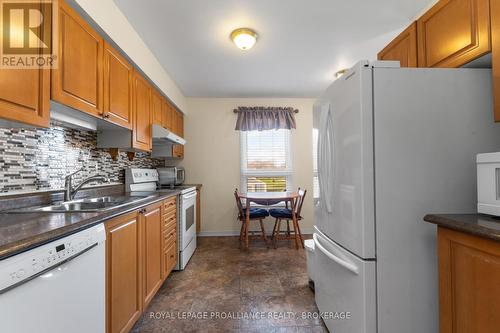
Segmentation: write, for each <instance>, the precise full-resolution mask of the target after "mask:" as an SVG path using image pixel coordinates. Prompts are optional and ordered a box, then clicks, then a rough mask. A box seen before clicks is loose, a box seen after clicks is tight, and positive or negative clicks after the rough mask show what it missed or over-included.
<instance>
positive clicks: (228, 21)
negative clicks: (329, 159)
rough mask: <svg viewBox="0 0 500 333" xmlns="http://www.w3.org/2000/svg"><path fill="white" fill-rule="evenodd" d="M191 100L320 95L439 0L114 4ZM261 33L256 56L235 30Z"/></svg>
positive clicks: (130, 0) (128, 0)
mask: <svg viewBox="0 0 500 333" xmlns="http://www.w3.org/2000/svg"><path fill="white" fill-rule="evenodd" d="M115 2H116V4H117V5H118V7H119V8H120V9H121V10H122V11H123V13H124V14H125V16H126V17H127V18H128V20H129V21H130V23H131V24H132V26H133V27H134V28H135V29H136V30H137V32H138V33H139V35H140V36H141V37H142V38H143V40H144V42H145V43H146V44H147V45H148V47H149V48H150V49H151V51H152V52H153V53H154V54H155V55H156V57H157V58H158V60H159V61H160V63H161V64H162V66H163V67H164V68H165V69H166V71H167V72H168V73H169V74H170V75H171V76H172V78H173V79H174V81H175V82H176V83H177V85H178V86H179V88H180V89H181V90H182V92H183V93H184V95H186V96H189V97H315V96H318V95H319V94H320V93H321V92H322V91H323V90H324V89H325V88H326V87H327V86H328V85H329V83H331V82H332V81H333V79H334V73H335V72H336V71H337V70H339V69H341V68H344V67H348V66H351V65H352V64H353V63H354V62H355V61H357V60H360V59H374V58H375V55H376V53H377V51H379V50H380V48H381V47H382V46H383V45H385V43H386V42H387V41H389V40H390V39H391V38H392V37H394V36H395V35H396V33H397V32H399V31H400V30H401V29H402V28H403V27H405V26H407V25H408V24H409V22H411V20H413V19H414V18H415V17H416V16H417V15H418V14H419V13H421V12H422V11H423V10H424V9H425V8H426V7H428V6H429V4H430V3H433V2H435V0H377V1H375V0H251V1H250V0H145V1H137V0H115ZM240 27H249V28H252V29H254V30H255V31H256V32H257V33H258V34H259V39H258V41H257V44H256V45H255V46H254V48H253V49H251V50H249V51H246V52H244V51H241V50H239V49H237V48H236V47H235V46H234V44H232V42H231V41H230V39H229V34H230V33H231V31H232V30H233V29H236V28H240Z"/></svg>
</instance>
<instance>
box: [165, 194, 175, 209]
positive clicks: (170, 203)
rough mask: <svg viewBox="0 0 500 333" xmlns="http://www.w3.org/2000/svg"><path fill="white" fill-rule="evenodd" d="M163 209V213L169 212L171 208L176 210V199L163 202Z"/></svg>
mask: <svg viewBox="0 0 500 333" xmlns="http://www.w3.org/2000/svg"><path fill="white" fill-rule="evenodd" d="M163 208H164V209H165V212H166V211H170V210H171V209H172V208H173V209H176V208H177V198H176V197H173V198H170V199H167V200H165V201H164V202H163Z"/></svg>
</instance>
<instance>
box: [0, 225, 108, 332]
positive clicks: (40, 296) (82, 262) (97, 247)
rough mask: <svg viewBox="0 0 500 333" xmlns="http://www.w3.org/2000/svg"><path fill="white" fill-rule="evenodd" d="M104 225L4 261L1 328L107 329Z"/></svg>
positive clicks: (0, 279) (0, 291)
mask: <svg viewBox="0 0 500 333" xmlns="http://www.w3.org/2000/svg"><path fill="white" fill-rule="evenodd" d="M105 240H106V232H105V229H104V225H103V224H99V225H96V226H93V227H91V228H88V229H85V230H83V231H80V232H78V233H75V234H72V235H70V236H67V237H64V238H61V239H58V240H56V241H53V242H51V243H47V244H45V245H42V246H39V247H36V248H34V249H32V250H28V251H26V252H22V253H20V254H18V255H15V256H12V257H9V258H6V259H4V260H1V261H0V317H1V318H2V319H1V321H0V332H9V333H28V332H29V333H32V332H40V333H63V332H64V333H67V332H72V333H89V332H92V333H104V331H105Z"/></svg>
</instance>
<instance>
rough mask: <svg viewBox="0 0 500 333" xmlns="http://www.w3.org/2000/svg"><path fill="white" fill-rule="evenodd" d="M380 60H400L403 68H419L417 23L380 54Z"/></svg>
mask: <svg viewBox="0 0 500 333" xmlns="http://www.w3.org/2000/svg"><path fill="white" fill-rule="evenodd" d="M378 59H379V60H398V61H399V62H400V63H401V67H417V66H418V63H417V22H414V23H413V24H412V25H410V26H409V27H408V28H406V30H405V31H403V32H402V33H401V34H399V36H397V37H396V38H395V39H394V40H393V41H392V42H390V43H389V44H388V45H387V46H386V47H385V48H384V49H383V50H382V51H380V52H379V54H378Z"/></svg>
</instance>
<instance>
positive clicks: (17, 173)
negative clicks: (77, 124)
mask: <svg viewBox="0 0 500 333" xmlns="http://www.w3.org/2000/svg"><path fill="white" fill-rule="evenodd" d="M162 165H164V162H163V161H161V160H156V159H152V158H151V157H150V155H149V154H146V153H137V154H136V157H135V158H134V160H133V161H129V160H128V158H127V155H126V154H125V153H123V152H120V155H119V157H118V160H117V161H113V160H112V159H111V156H110V155H109V153H108V151H107V150H105V149H97V133H96V132H92V131H81V130H76V129H71V128H65V127H62V126H61V125H60V124H57V123H51V127H50V128H48V129H3V128H0V195H6V194H14V193H19V192H34V191H48V190H60V189H63V188H64V176H65V175H66V174H68V173H70V172H73V171H75V170H77V169H79V168H82V167H83V168H84V170H83V171H82V172H80V173H78V174H77V175H75V177H74V179H75V181H74V184H78V183H79V182H80V181H81V180H82V179H84V178H86V177H88V176H92V175H94V174H96V173H98V174H103V175H106V176H107V177H108V178H110V180H111V182H114V183H123V182H124V181H125V179H124V178H125V171H124V169H125V168H128V167H142V168H148V167H157V166H162Z"/></svg>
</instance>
